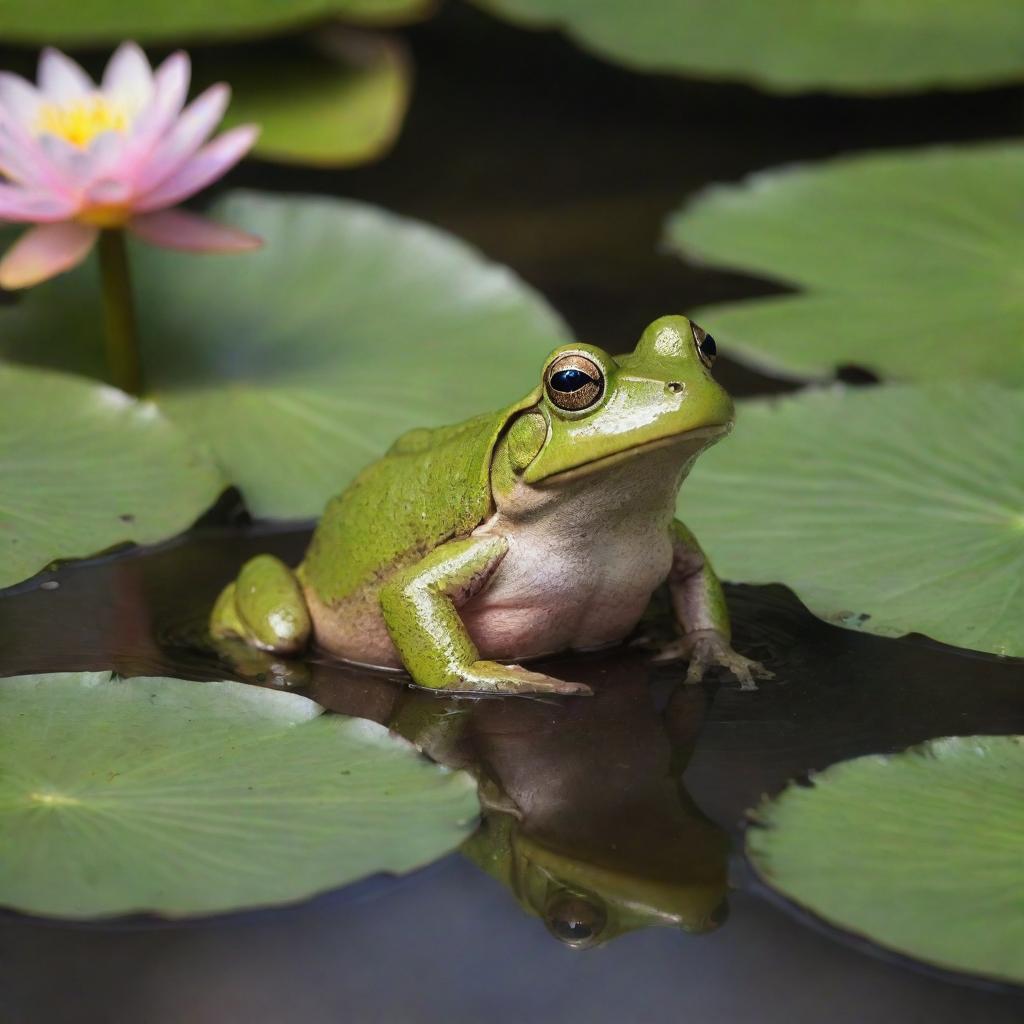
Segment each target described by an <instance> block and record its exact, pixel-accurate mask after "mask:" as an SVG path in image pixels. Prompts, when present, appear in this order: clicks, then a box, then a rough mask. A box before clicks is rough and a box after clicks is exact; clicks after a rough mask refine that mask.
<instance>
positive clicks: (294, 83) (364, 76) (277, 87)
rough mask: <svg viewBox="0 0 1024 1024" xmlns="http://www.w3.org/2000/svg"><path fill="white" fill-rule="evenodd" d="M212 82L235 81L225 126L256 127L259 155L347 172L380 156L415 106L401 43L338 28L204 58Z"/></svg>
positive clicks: (251, 45) (382, 36)
mask: <svg viewBox="0 0 1024 1024" xmlns="http://www.w3.org/2000/svg"><path fill="white" fill-rule="evenodd" d="M199 60H202V69H203V71H205V72H206V74H207V77H208V78H209V80H210V81H211V82H213V81H226V82H230V83H231V87H232V102H231V106H230V107H229V108H228V113H227V116H226V118H225V125H227V126H230V125H234V124H245V123H249V122H255V123H257V124H259V126H260V137H259V139H258V140H257V141H256V145H255V147H254V149H253V154H254V155H256V156H260V157H264V158H266V159H269V160H276V161H280V162H284V163H299V164H316V165H320V166H324V167H341V166H345V165H348V164H356V163H361V162H362V161H364V160H369V159H372V158H374V157H376V156H379V155H380V154H381V153H382V152H383V151H384V150H385V149H387V148H388V147H389V146H390V145H391V143H392V142H393V141H394V139H395V136H396V135H397V134H398V130H399V128H400V127H401V124H402V119H403V118H404V117H405V110H406V107H407V105H408V102H409V80H410V73H409V66H408V61H407V60H406V58H405V54H404V52H403V51H402V48H401V47H400V46H399V45H398V43H397V42H395V40H393V39H390V38H388V37H387V36H384V35H379V34H373V33H354V32H351V31H345V30H342V29H338V28H331V29H330V30H323V31H320V32H318V33H316V34H314V35H312V36H309V37H302V38H300V39H298V40H296V41H295V42H293V43H291V44H289V45H285V44H283V43H281V42H279V41H278V42H275V43H274V44H272V45H267V46H257V45H255V44H249V45H248V46H245V47H233V48H225V49H217V50H214V51H212V52H211V53H210V54H209V55H205V54H204V55H200V56H199V57H198V58H197V62H198V61H199Z"/></svg>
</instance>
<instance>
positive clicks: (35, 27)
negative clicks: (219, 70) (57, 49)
mask: <svg viewBox="0 0 1024 1024" xmlns="http://www.w3.org/2000/svg"><path fill="white" fill-rule="evenodd" d="M431 6H432V0H287V2H284V3H283V2H282V0H219V2H217V3H208V2H207V0H146V2H145V3H136V4H126V3H123V2H122V0H32V3H30V4H26V3H24V2H23V0H0V34H2V36H3V38H4V39H6V40H7V41H8V42H16V43H61V44H69V43H77V44H80V45H88V44H103V43H119V42H121V40H123V39H136V40H138V41H139V42H153V41H157V40H167V41H171V42H173V41H178V40H179V39H182V38H185V39H188V40H196V39H223V38H226V37H231V36H240V37H242V36H252V35H265V34H270V33H273V32H279V31H282V30H284V29H288V28H292V27H295V26H301V25H309V24H312V23H314V22H317V21H324V20H326V19H328V18H332V17H338V18H342V19H344V20H347V21H351V22H357V23H359V24H371V25H372V24H388V25H390V24H396V23H400V22H403V21H410V20H414V19H417V18H420V17H422V16H423V15H424V14H425V13H426V12H427V11H429V10H430V9H431Z"/></svg>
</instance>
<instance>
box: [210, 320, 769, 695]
mask: <svg viewBox="0 0 1024 1024" xmlns="http://www.w3.org/2000/svg"><path fill="white" fill-rule="evenodd" d="M716 356H717V345H716V343H715V340H714V338H713V337H712V335H710V334H708V333H707V332H706V331H705V330H704V329H703V328H701V327H700V326H699V325H697V324H696V323H694V322H692V321H691V320H689V319H688V318H687V317H685V316H682V315H668V316H663V317H660V318H658V319H657V320H655V321H654V322H653V323H651V324H650V325H649V326H648V327H647V328H646V329H645V330H644V331H643V332H642V334H641V336H640V339H639V341H638V342H637V344H636V346H635V348H634V349H633V351H632V352H630V353H628V354H625V355H617V356H613V355H611V354H610V353H609V352H607V351H605V350H604V349H602V348H600V347H598V346H596V345H591V344H587V343H583V342H580V343H571V344H567V345H561V346H559V347H557V348H556V349H555V350H554V351H553V352H551V353H550V355H548V357H547V358H546V359H545V360H544V362H543V364H542V366H541V368H540V378H539V382H538V383H537V384H536V385H535V386H534V388H533V389H532V390H531V391H530V392H529V393H528V394H527V395H525V396H524V397H523V398H521V399H519V400H518V401H515V402H513V403H512V404H511V405H508V406H506V407H505V408H503V409H500V410H498V411H497V412H492V413H484V414H481V415H478V416H475V417H473V418H471V419H469V420H465V421H463V422H461V423H457V424H455V425H452V426H442V427H436V428H415V429H412V430H410V431H408V432H407V433H405V434H403V435H402V436H400V437H399V438H398V439H397V440H396V441H395V442H394V444H393V445H392V446H391V448H390V449H389V450H388V451H387V453H386V454H385V455H383V456H382V457H381V458H379V459H378V460H377V461H375V462H372V463H371V464H370V465H369V466H367V467H366V468H365V469H364V470H363V471H362V472H361V473H360V474H359V475H358V476H357V477H356V478H355V479H354V480H353V481H352V483H351V484H350V485H349V486H348V487H347V488H345V489H344V490H342V491H341V493H340V494H339V495H337V496H336V497H335V498H333V499H331V501H330V502H329V503H328V504H327V507H326V509H325V511H324V514H323V516H322V517H321V519H320V521H319V523H318V524H317V526H316V528H315V530H314V532H313V536H312V539H311V541H310V544H309V547H308V549H307V551H306V553H305V557H304V558H303V560H302V562H301V564H300V565H299V566H298V567H297V568H295V569H292V568H291V567H289V566H288V565H286V564H285V563H284V562H283V561H282V560H280V559H279V558H277V557H275V556H272V555H269V554H263V555H257V556H255V557H254V558H252V559H250V560H249V561H248V562H246V563H245V565H243V566H242V568H241V570H240V572H239V574H238V576H237V578H236V579H235V580H234V581H233V582H231V583H228V585H227V586H226V587H225V588H224V590H223V591H222V593H221V594H220V596H219V597H218V599H217V601H216V603H215V605H214V607H213V610H212V613H211V616H210V631H211V633H212V634H213V636H214V637H215V638H233V639H234V640H235V641H237V640H242V641H245V642H246V643H248V644H250V645H252V646H255V647H257V648H260V649H262V650H263V651H267V652H270V653H272V654H275V655H281V656H285V657H290V656H298V655H301V654H302V653H303V652H304V651H305V650H307V649H308V648H310V647H311V646H312V647H315V648H316V649H317V650H318V651H320V652H322V653H324V654H326V655H328V656H330V657H332V658H336V659H340V660H342V661H345V662H349V663H352V664H355V665H358V666H366V667H374V668H380V669H391V670H398V671H401V670H405V672H407V673H408V676H409V677H410V679H411V681H412V683H413V684H415V685H417V686H419V687H423V688H426V689H429V690H433V691H437V692H444V693H460V694H469V695H487V694H489V695H505V694H531V695H533V694H555V695H567V696H572V695H579V696H583V695H587V694H589V693H590V690H589V687H587V686H586V685H585V684H583V683H579V682H573V681H571V680H566V679H561V678H556V677H555V676H552V675H549V674H546V673H544V672H541V671H538V670H537V669H536V667H531V663H533V662H536V661H538V660H541V659H548V658H550V657H552V656H554V655H559V654H563V653H566V652H579V651H592V650H599V649H602V648H605V647H610V646H613V645H618V644H622V643H623V642H625V641H627V640H629V639H630V638H632V637H634V636H635V633H636V630H637V628H638V626H639V624H640V622H641V620H642V618H643V616H644V613H645V612H646V610H647V607H648V605H649V603H650V601H651V598H652V595H653V594H654V593H655V591H656V590H658V589H659V588H660V587H661V586H662V585H663V584H665V583H667V585H668V590H669V594H670V597H671V605H672V608H673V617H674V620H675V622H676V624H677V631H678V632H677V636H676V638H675V639H674V640H672V641H670V642H669V643H668V644H667V646H665V647H664V648H663V649H662V650H661V652H660V654H659V655H658V658H659V660H662V661H676V660H686V661H688V662H689V667H688V671H687V675H686V681H687V682H689V683H698V682H700V681H701V680H702V679H703V678H704V676H705V674H706V672H707V671H708V670H710V669H718V668H721V669H724V670H726V671H728V672H730V673H732V675H733V676H734V677H735V678H736V679H737V680H738V681H739V682H740V685H741V686H742V687H744V688H756V683H755V679H758V678H768V677H769V676H770V674H771V673H769V672H768V670H767V669H765V668H764V666H762V665H761V664H760V663H758V662H756V661H754V660H752V659H749V658H746V657H744V656H743V655H741V654H739V653H738V652H736V651H735V650H734V649H733V647H732V645H731V639H730V622H729V612H728V608H727V605H726V600H725V596H724V592H723V588H722V585H721V583H720V581H719V579H718V577H717V576H716V574H715V572H714V569H713V567H712V565H711V561H710V560H709V558H708V557H707V555H706V554H705V553H704V551H703V550H702V548H701V547H700V545H699V543H698V541H697V539H696V537H695V536H694V535H693V533H692V532H691V531H690V530H689V529H688V528H687V527H686V526H685V525H684V524H683V522H682V521H681V520H680V519H678V518H677V517H676V514H675V513H676V504H677V494H678V492H679V489H680V487H681V485H682V483H683V481H684V479H685V477H686V476H687V474H688V473H689V471H690V469H691V467H692V466H693V464H694V462H695V460H696V459H697V457H698V456H699V455H700V454H701V453H702V452H703V451H705V450H706V449H707V448H708V447H710V446H711V445H712V444H714V443H716V442H718V441H719V440H721V439H722V438H724V437H725V436H726V435H727V434H728V433H729V432H730V431H731V430H732V427H733V423H734V407H733V402H732V400H731V398H730V397H729V395H728V393H727V392H726V391H725V389H724V388H723V387H722V386H721V385H720V384H719V383H718V382H717V381H716V380H715V378H714V376H713V374H712V366H713V364H714V361H715V358H716ZM485 372H486V371H485Z"/></svg>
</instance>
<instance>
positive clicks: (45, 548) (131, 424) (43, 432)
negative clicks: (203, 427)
mask: <svg viewBox="0 0 1024 1024" xmlns="http://www.w3.org/2000/svg"><path fill="white" fill-rule="evenodd" d="M0 467H2V469H0V477H2V479H3V486H2V488H0V587H9V586H11V584H13V583H17V582H18V581H19V580H23V579H25V578H26V577H28V576H32V575H34V574H35V573H37V572H39V571H40V570H41V569H44V568H45V567H46V566H47V565H48V564H49V563H50V562H53V561H55V560H56V559H64V558H83V557H85V556H87V555H94V554H96V553H98V552H100V551H104V550H106V549H107V548H111V547H114V546H116V545H119V544H127V543H130V542H135V543H138V544H150V543H154V542H155V541H159V540H164V539H166V538H167V537H172V536H174V534H176V533H180V532H181V531H182V530H184V529H187V528H188V527H189V526H191V525H192V523H193V522H194V521H195V520H196V519H198V518H199V516H200V515H201V514H202V513H203V512H204V511H205V510H206V509H207V508H208V507H209V506H210V505H211V504H213V502H214V501H215V499H216V498H217V495H218V494H219V493H220V492H221V491H222V490H223V489H224V488H225V487H226V486H227V484H226V481H225V479H224V477H223V476H222V474H221V472H220V470H219V469H218V467H217V465H216V463H215V462H214V460H213V457H212V456H211V454H210V453H209V451H208V450H207V449H206V447H205V446H203V445H200V444H197V443H196V442H195V441H194V440H193V438H192V437H190V436H189V435H188V434H187V433H186V432H185V431H183V430H181V429H180V428H178V427H176V426H175V425H174V424H173V423H171V422H170V421H169V420H168V419H167V418H166V417H165V416H163V415H162V414H161V413H160V412H159V411H158V410H157V408H156V406H155V405H153V403H151V402H137V401H135V400H134V399H131V398H129V397H128V396H127V395H125V394H124V393H123V392H121V391H116V390H115V389H114V388H109V387H105V386H103V385H99V384H96V383H94V382H92V381H87V380H82V379H81V378H77V377H70V376H65V375H63V374H57V373H50V372H46V371H42V370H31V369H25V368H18V367H13V366H5V365H0Z"/></svg>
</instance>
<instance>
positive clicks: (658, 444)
mask: <svg viewBox="0 0 1024 1024" xmlns="http://www.w3.org/2000/svg"><path fill="white" fill-rule="evenodd" d="M730 430H732V423H722V424H716V425H715V426H711V427H698V428H697V429H696V430H687V431H685V432H684V433H681V434H669V435H668V436H666V437H656V438H654V439H653V440H651V441H644V442H642V443H641V444H635V445H631V446H630V447H628V448H623V449H621V450H620V451H617V452H612V453H611V454H610V455H602V456H601V457H600V458H597V459H592V460H591V461H589V462H584V463H581V464H580V465H578V466H570V467H569V468H568V469H563V470H561V471H559V472H557V473H552V474H551V476H547V477H543V478H542V479H540V480H538V481H536V483H535V484H534V486H539V487H553V486H554V487H557V486H559V485H561V484H565V483H571V482H572V481H573V480H579V479H581V478H582V477H586V476H590V475H591V474H593V473H600V472H603V471H604V470H606V469H610V468H612V467H613V466H616V465H618V464H619V463H621V462H626V461H629V460H632V459H635V458H637V457H638V456H643V455H647V454H648V453H649V452H656V451H659V450H662V449H666V448H673V449H678V452H675V453H674V456H675V460H676V461H678V463H679V465H680V466H683V465H685V464H686V463H688V462H690V461H691V460H693V459H695V458H696V457H697V456H698V455H699V454H700V453H701V452H702V451H703V450H704V449H705V448H707V447H709V446H710V445H712V444H714V443H715V442H716V441H719V440H721V439H722V438H723V437H725V435H726V434H728V433H729V431H730Z"/></svg>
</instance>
